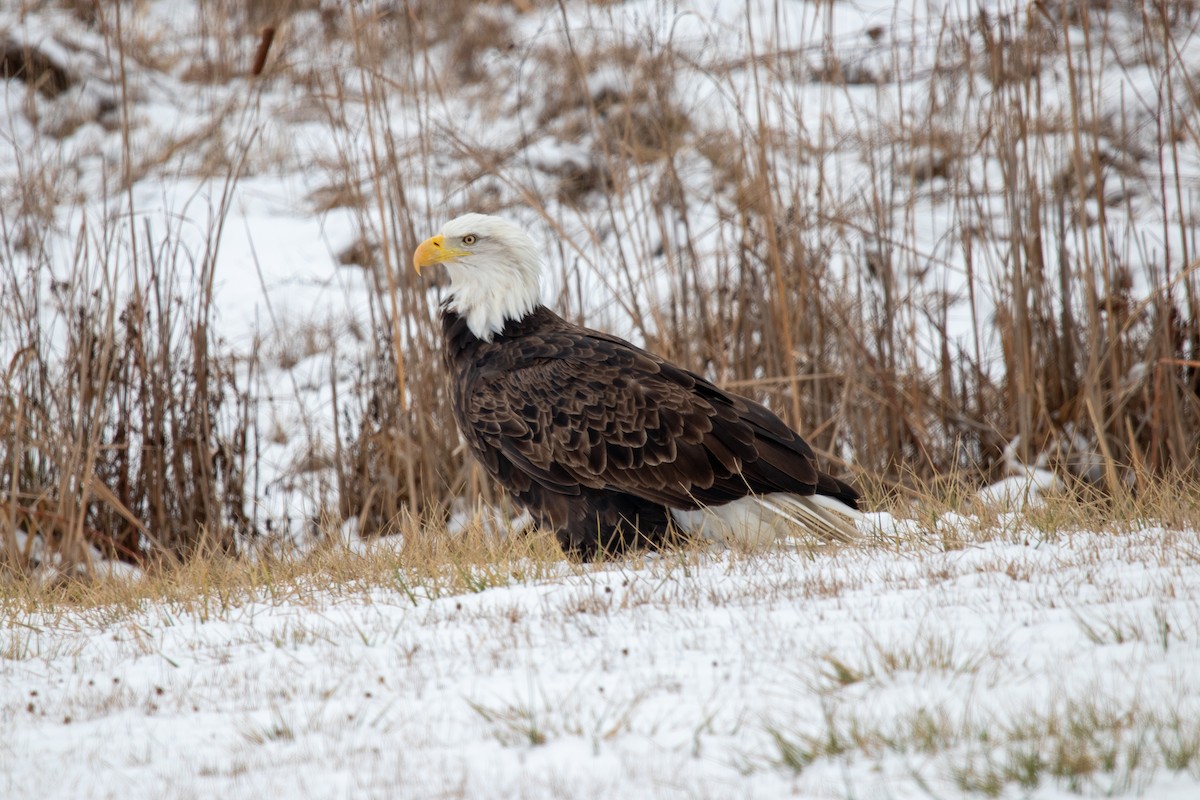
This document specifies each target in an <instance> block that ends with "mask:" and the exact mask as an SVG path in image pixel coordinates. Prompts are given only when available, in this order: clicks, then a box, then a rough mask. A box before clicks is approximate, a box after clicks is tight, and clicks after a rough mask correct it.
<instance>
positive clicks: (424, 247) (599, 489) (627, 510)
mask: <svg viewBox="0 0 1200 800" xmlns="http://www.w3.org/2000/svg"><path fill="white" fill-rule="evenodd" d="M434 264H441V265H443V266H444V268H445V270H446V272H447V273H448V275H449V279H450V289H449V292H448V296H447V298H446V300H445V302H444V303H443V305H442V312H441V314H442V328H443V332H444V334H445V353H444V355H445V361H446V366H447V368H448V370H449V373H450V377H451V392H452V396H453V398H452V399H453V406H454V414H455V418H456V420H457V422H458V427H459V429H460V430H461V431H462V434H463V436H464V438H465V439H466V440H467V442H468V444H469V445H470V448H471V451H472V452H473V453H474V455H475V457H476V458H477V459H478V460H479V461H480V463H481V464H482V465H483V467H484V469H485V470H487V472H488V474H489V475H491V476H492V478H494V479H495V480H496V481H498V482H499V483H500V484H501V485H502V486H503V487H504V488H505V489H506V490H507V491H508V492H509V493H510V494H511V495H512V497H513V498H514V499H515V500H516V501H517V503H519V504H520V505H521V506H522V507H524V508H525V509H527V510H528V511H529V512H530V514H531V515H532V516H533V518H534V520H535V521H536V522H537V523H538V524H540V525H542V526H543V527H546V528H549V529H551V530H553V531H554V532H555V533H556V534H557V536H558V540H559V543H560V544H561V545H562V546H563V549H564V550H566V551H567V552H569V553H574V554H576V555H579V556H582V557H584V558H591V557H594V556H596V555H602V554H607V553H615V552H620V551H622V550H625V549H626V548H629V547H631V546H652V547H656V546H661V545H663V544H664V543H667V542H669V541H672V540H674V539H676V538H677V537H679V536H680V535H681V534H682V535H686V536H691V537H701V538H706V539H715V540H720V541H725V542H730V541H736V542H742V543H762V542H765V541H771V540H774V539H776V538H777V537H779V536H781V535H785V534H786V533H787V532H788V531H789V530H792V529H794V528H795V526H801V527H804V528H807V529H809V530H810V531H813V532H815V533H817V534H818V535H819V536H821V537H822V538H825V539H834V540H840V541H850V540H853V539H855V538H857V531H856V529H855V527H854V524H853V520H854V519H856V518H858V517H859V516H861V515H860V514H859V513H858V511H857V508H858V493H857V492H856V491H855V490H854V489H853V488H851V487H850V486H849V485H847V484H846V483H844V482H842V481H840V480H838V479H837V478H835V477H833V476H832V475H829V474H827V473H825V472H822V471H821V470H820V469H819V468H818V467H817V464H816V458H815V456H814V454H813V451H812V448H811V447H809V446H808V444H807V443H805V441H804V440H803V439H802V438H800V435H799V434H798V433H796V432H795V431H793V430H792V429H790V428H789V427H788V426H787V425H785V424H784V423H783V422H782V421H781V420H780V419H779V418H778V417H777V416H775V415H774V414H772V413H771V412H770V411H768V410H767V409H766V408H765V407H764V406H762V405H760V404H759V403H756V402H754V401H753V400H750V399H748V398H746V397H742V396H740V395H737V394H734V393H732V392H727V391H724V390H722V389H720V388H718V387H717V386H716V385H714V384H713V383H712V382H710V381H708V380H706V379H705V378H703V377H701V376H700V375H698V374H696V373H694V372H691V371H689V370H687V369H684V368H682V367H679V366H676V365H675V364H672V363H670V362H669V361H666V360H665V359H662V358H660V357H658V356H656V355H654V354H652V353H649V352H647V351H645V350H643V349H641V348H639V347H637V346H635V345H633V344H630V343H629V342H627V341H625V340H623V339H620V338H618V337H616V336H612V335H610V334H607V333H601V332H599V331H595V330H590V329H588V328H584V327H581V326H579V325H574V324H572V323H570V322H568V321H566V320H565V319H563V318H562V317H560V316H558V315H557V314H555V313H554V312H553V311H551V310H550V309H548V308H546V307H545V306H544V305H542V304H541V301H540V295H541V269H542V267H541V257H540V254H539V252H538V250H537V248H536V247H535V246H534V243H533V241H532V240H531V239H530V238H529V236H528V235H526V234H525V232H524V231H522V230H521V229H520V228H518V227H516V226H514V225H512V224H511V223H509V222H506V221H505V220H503V219H500V218H498V217H493V216H487V215H484V214H466V215H464V216H461V217H458V218H457V219H454V220H451V221H450V222H448V223H446V225H445V226H444V227H443V228H442V230H441V232H440V233H439V234H437V235H436V236H433V237H431V238H429V239H426V240H425V241H424V242H422V243H421V245H420V246H419V247H418V248H417V250H416V252H415V253H414V255H413V266H414V267H415V269H416V271H417V273H418V274H420V272H421V270H422V269H423V268H427V267H430V266H432V265H434Z"/></svg>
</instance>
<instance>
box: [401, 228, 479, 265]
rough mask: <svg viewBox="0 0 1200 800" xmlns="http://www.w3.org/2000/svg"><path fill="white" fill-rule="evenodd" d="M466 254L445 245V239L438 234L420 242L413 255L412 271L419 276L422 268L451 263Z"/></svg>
mask: <svg viewBox="0 0 1200 800" xmlns="http://www.w3.org/2000/svg"><path fill="white" fill-rule="evenodd" d="M467 254H468V253H467V251H466V250H463V249H461V248H458V247H453V246H451V245H447V244H446V237H444V236H442V235H441V234H440V233H439V234H438V235H437V236H431V237H429V238H428V239H426V240H425V241H423V242H421V244H420V246H419V247H417V250H416V252H414V253H413V269H415V270H416V271H417V274H418V275H420V274H421V268H422V267H428V266H432V265H433V264H441V263H443V262H445V261H452V260H453V259H456V258H458V257H460V256H465V255H467Z"/></svg>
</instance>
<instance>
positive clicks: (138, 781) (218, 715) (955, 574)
mask: <svg viewBox="0 0 1200 800" xmlns="http://www.w3.org/2000/svg"><path fill="white" fill-rule="evenodd" d="M959 532H960V534H962V535H963V536H965V537H967V538H968V539H969V541H971V543H970V544H968V545H967V546H966V547H964V548H962V549H956V550H949V551H943V550H941V549H939V548H937V547H935V546H933V545H929V544H909V545H907V546H905V547H902V548H895V547H866V548H855V549H844V550H830V551H821V552H815V553H813V552H809V551H806V550H797V549H787V548H784V549H777V550H773V551H766V552H759V553H757V554H751V555H746V554H742V555H739V554H735V553H729V552H723V553H722V552H715V553H712V554H708V555H701V556H699V557H696V556H690V557H688V558H687V559H686V560H685V559H681V558H678V557H673V556H671V555H664V556H662V557H661V558H657V559H651V560H649V561H648V562H647V563H644V564H640V565H639V564H633V563H625V564H622V563H618V564H614V565H608V566H604V567H594V568H575V569H573V570H570V571H568V572H567V573H565V574H564V575H563V576H561V577H556V578H553V579H547V580H543V581H531V582H519V581H515V580H514V581H512V582H510V583H507V585H499V586H492V587H490V588H487V589H485V590H483V591H480V592H477V593H473V594H460V595H449V596H446V595H440V596H439V595H438V594H437V593H436V592H433V593H427V592H426V591H424V590H422V589H420V588H418V589H417V591H416V592H415V593H414V594H409V593H406V592H402V591H399V590H398V589H396V588H394V587H392V588H389V587H379V586H376V587H361V588H357V589H355V588H351V587H345V586H343V587H337V588H330V589H322V588H319V587H312V588H310V589H305V590H298V591H296V592H295V593H292V592H289V591H287V590H286V589H284V590H282V591H280V589H281V588H282V587H277V588H276V597H275V599H271V598H270V597H267V596H265V595H264V596H261V597H258V598H250V599H248V600H246V601H244V602H236V601H234V602H230V601H229V600H228V599H226V601H225V603H224V604H222V603H213V604H212V605H211V607H209V608H207V609H205V610H204V611H203V612H200V611H187V610H183V609H180V608H173V607H172V605H171V604H170V603H165V604H161V605H159V604H156V605H150V606H146V607H145V608H142V609H140V610H137V611H122V610H118V609H112V610H106V609H97V610H95V611H90V612H70V611H59V612H40V613H37V614H33V615H30V616H29V617H28V618H26V619H24V620H23V621H22V624H20V625H16V626H10V627H9V628H7V629H6V630H4V631H3V633H0V652H2V653H3V654H4V655H5V658H4V659H3V660H0V720H2V721H3V725H4V728H5V730H6V735H5V737H4V741H3V744H0V776H2V777H0V793H2V794H3V795H4V796H8V797H31V796H36V797H42V798H59V797H61V798H68V797H70V798H101V797H122V798H130V799H134V798H141V797H147V798H150V797H163V796H171V797H193V796H194V797H201V796H206V797H211V796H222V797H234V798H236V797H256V796H263V795H264V794H266V795H269V796H279V795H282V794H287V795H288V796H297V797H345V796H351V795H353V796H355V797H395V796H403V797H412V798H423V797H445V796H463V797H497V798H500V797H529V798H539V797H581V798H582V797H589V798H590V797H617V796H620V797H647V796H655V797H714V798H716V797H767V796H800V797H830V798H836V797H847V798H849V797H895V798H905V797H926V796H929V795H930V794H932V795H933V796H939V797H947V796H961V795H962V794H964V788H963V787H964V786H970V785H972V784H971V781H972V780H975V781H977V782H979V783H980V784H982V783H983V782H984V781H985V779H986V776H987V775H988V774H989V772H988V771H989V770H992V771H993V772H996V771H1002V770H1003V769H1005V768H1006V767H1007V766H1011V764H1013V763H1016V760H1017V759H1018V758H1020V757H1025V758H1032V759H1034V761H1033V762H1032V763H1037V759H1038V758H1040V759H1042V760H1043V762H1044V764H1045V766H1044V767H1043V768H1041V769H1040V770H1035V771H1034V778H1033V779H1031V780H1030V785H1028V786H1022V785H1020V784H1019V783H1017V782H1016V781H1015V779H1013V778H1009V779H1008V780H1007V781H1004V782H1002V784H1001V796H1004V797H1017V796H1021V797H1037V798H1057V797H1068V796H1076V795H1077V794H1083V795H1084V796H1101V795H1109V794H1114V795H1126V794H1130V795H1133V794H1137V795H1141V796H1146V797H1154V798H1163V799H1164V800H1166V799H1169V798H1192V797H1195V796H1196V792H1197V790H1198V788H1200V755H1194V757H1193V758H1192V759H1191V760H1190V762H1189V763H1187V765H1186V766H1185V767H1184V768H1182V769H1179V768H1178V767H1175V768H1172V767H1170V766H1167V764H1166V763H1165V759H1166V758H1168V757H1170V754H1171V753H1174V752H1177V751H1179V750H1182V751H1185V752H1186V751H1188V747H1189V746H1190V747H1192V748H1193V749H1194V748H1195V747H1196V746H1198V745H1200V738H1198V737H1200V723H1198V722H1197V720H1200V675H1197V672H1196V670H1195V664H1196V663H1197V659H1200V571H1198V570H1196V569H1195V564H1194V560H1192V559H1193V558H1194V556H1188V555H1186V554H1187V552H1188V551H1189V549H1190V552H1192V553H1193V554H1194V553H1195V552H1196V550H1195V548H1196V546H1197V544H1198V534H1197V532H1195V531H1170V530H1164V529H1162V528H1153V527H1149V528H1145V529H1143V530H1137V531H1131V532H1129V533H1125V534H1121V535H1113V534H1107V533H1089V532H1079V533H1073V534H1068V535H1057V536H1045V535H1043V534H1040V533H1039V532H1038V531H1036V530H1033V529H1029V528H1026V527H1022V526H1021V525H1016V526H1014V527H1012V528H1011V529H1010V530H1009V531H1007V532H1000V531H995V530H993V531H990V532H989V531H985V532H986V533H988V534H989V535H987V536H981V535H979V534H970V533H968V532H966V531H963V530H961V529H960V530H959ZM993 537H994V538H993ZM910 541H911V540H910ZM301 598H302V599H301ZM214 600H215V598H214ZM922 726H924V727H922ZM1072 726H1074V727H1072ZM830 741H835V742H839V743H840V744H838V746H837V747H836V748H834V749H833V750H831V751H828V752H825V751H822V750H821V749H820V748H822V747H825V746H826V745H827V744H828V743H829V742H830ZM1189 742H1190V745H1189ZM781 743H784V744H781ZM787 744H790V745H793V746H794V747H795V748H798V749H799V750H805V749H806V748H807V749H809V750H814V751H816V752H815V754H813V755H811V756H807V757H804V758H801V759H800V760H799V761H795V762H794V763H796V764H797V765H798V770H799V771H797V770H796V769H793V767H791V766H788V764H787V763H786V759H785V758H784V756H783V753H784V747H785V746H786V745H787ZM1139 748H1140V749H1139ZM1068 751H1069V752H1073V753H1075V756H1076V757H1077V758H1078V759H1084V758H1093V759H1095V763H1094V764H1093V766H1092V767H1091V768H1088V769H1084V770H1083V772H1082V773H1081V774H1079V775H1077V776H1075V777H1072V776H1071V775H1070V774H1069V773H1067V772H1063V773H1062V774H1060V775H1058V776H1057V777H1056V776H1055V774H1054V767H1053V766H1051V765H1053V764H1055V763H1060V762H1056V760H1055V759H1056V758H1057V759H1060V760H1061V759H1062V758H1065V757H1066V756H1064V755H1063V753H1064V752H1068ZM1135 751H1136V752H1135ZM1105 754H1108V755H1107V756H1106V755H1105ZM793 755H794V754H793ZM1105 757H1108V758H1109V759H1110V762H1105V761H1103V759H1104V758H1105Z"/></svg>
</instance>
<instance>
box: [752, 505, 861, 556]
mask: <svg viewBox="0 0 1200 800" xmlns="http://www.w3.org/2000/svg"><path fill="white" fill-rule="evenodd" d="M758 501H759V502H760V503H761V504H762V505H763V507H764V508H768V509H770V510H772V511H774V512H775V513H776V514H779V515H780V516H781V517H783V518H784V519H786V520H787V521H788V522H791V523H792V524H793V525H798V526H800V527H801V528H806V529H808V530H811V531H812V532H813V533H815V534H817V535H818V536H820V537H821V538H822V539H825V540H827V541H834V542H842V543H843V544H849V543H851V542H857V541H860V540H861V539H862V535H861V534H860V533H859V532H858V528H857V527H856V526H855V524H854V523H855V522H857V521H858V520H860V519H862V518H863V515H862V514H860V513H859V512H858V511H856V510H854V509H853V508H851V507H850V506H848V505H846V504H845V503H843V502H842V501H840V500H836V499H834V498H832V497H826V496H825V495H820V494H813V495H807V496H801V495H795V494H782V493H778V494H769V495H767V496H766V497H760V498H758Z"/></svg>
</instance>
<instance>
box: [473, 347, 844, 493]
mask: <svg viewBox="0 0 1200 800" xmlns="http://www.w3.org/2000/svg"><path fill="white" fill-rule="evenodd" d="M513 346H519V347H522V348H525V349H526V352H523V353H521V354H520V357H519V358H516V359H513V360H512V361H510V362H509V364H510V366H511V367H512V368H506V369H497V370H495V371H492V372H486V371H485V372H483V373H482V374H480V375H478V376H477V378H476V380H475V382H474V386H473V387H472V388H471V390H470V391H469V392H468V393H467V394H466V396H465V397H464V398H463V400H464V402H465V403H466V408H465V409H464V410H465V411H466V415H465V416H466V419H467V421H468V424H470V425H471V426H472V428H473V429H474V433H475V434H476V436H477V437H478V444H479V445H484V446H485V448H486V450H487V451H490V452H488V453H486V455H485V454H484V453H482V452H481V456H483V457H484V461H485V463H487V464H488V467H489V469H491V470H492V471H493V472H495V473H496V474H497V475H498V477H500V478H501V479H502V480H504V481H506V482H507V483H508V484H509V486H510V488H511V489H513V490H514V491H516V492H517V493H518V494H521V493H522V489H527V488H529V487H530V485H531V484H537V485H539V486H540V487H541V488H542V489H545V490H549V491H551V492H556V493H560V494H564V495H574V494H577V493H578V492H579V487H580V486H583V487H587V488H592V489H601V488H604V489H615V490H618V491H622V492H628V493H630V494H633V495H636V496H638V497H641V498H644V499H647V500H652V501H655V502H661V503H664V504H667V505H670V506H673V507H680V508H695V507H697V506H698V505H702V504H711V503H724V502H728V501H730V500H735V499H737V498H740V497H744V496H745V495H746V494H748V493H750V492H755V493H767V492H773V491H784V492H791V493H793V494H800V495H810V494H813V493H814V492H815V491H818V486H819V484H820V485H822V488H824V487H823V484H824V483H825V482H827V481H829V480H833V479H831V478H829V476H826V475H823V474H822V473H820V472H818V470H817V468H816V466H815V458H814V456H813V452H812V450H811V448H809V446H808V445H807V444H806V443H805V442H804V440H803V439H801V438H800V437H799V436H798V435H797V434H796V433H795V432H794V431H792V430H791V429H789V428H788V427H787V426H786V425H784V424H783V423H782V422H781V421H780V420H779V418H778V417H776V416H775V415H774V414H772V413H771V412H770V411H768V410H767V409H766V408H765V407H763V406H761V405H759V404H758V403H755V402H753V401H751V400H748V399H746V398H744V397H740V396H738V395H735V394H731V393H728V392H724V391H722V390H720V389H718V388H717V387H716V386H714V385H713V384H712V383H710V382H708V381H706V380H705V379H704V378H702V377H700V376H698V375H696V374H694V373H692V372H689V371H687V370H683V369H681V368H679V367H676V366H674V365H672V364H670V363H668V362H666V361H664V360H662V359H660V358H658V357H656V356H653V355H651V354H649V353H647V352H645V351H643V350H640V349H639V348H637V347H635V346H633V345H631V344H629V343H627V342H624V341H622V340H620V339H617V338H615V337H609V336H606V335H604V334H598V333H595V332H591V331H586V332H579V333H574V332H568V333H555V334H550V335H545V336H541V337H537V338H536V339H533V340H530V341H527V342H523V343H521V344H519V345H517V344H514V345H513ZM477 447H478V445H477ZM488 462H490V463H488ZM837 483H839V484H840V482H837ZM841 486H842V487H844V488H845V490H846V491H848V492H850V496H849V501H850V502H853V499H854V497H853V490H852V489H849V487H846V486H845V484H841ZM826 493H828V492H826Z"/></svg>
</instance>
